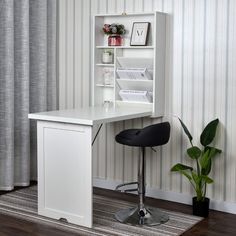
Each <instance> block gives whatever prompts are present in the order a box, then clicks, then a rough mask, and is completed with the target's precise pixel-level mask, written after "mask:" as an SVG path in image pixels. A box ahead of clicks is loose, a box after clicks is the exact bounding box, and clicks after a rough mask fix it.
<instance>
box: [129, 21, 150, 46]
mask: <svg viewBox="0 0 236 236" xmlns="http://www.w3.org/2000/svg"><path fill="white" fill-rule="evenodd" d="M149 28H150V22H133V27H132V33H131V38H130V46H146V45H147V39H148V34H149Z"/></svg>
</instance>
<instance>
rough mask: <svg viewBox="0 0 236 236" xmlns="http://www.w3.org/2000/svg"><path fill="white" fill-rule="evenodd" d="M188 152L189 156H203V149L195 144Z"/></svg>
mask: <svg viewBox="0 0 236 236" xmlns="http://www.w3.org/2000/svg"><path fill="white" fill-rule="evenodd" d="M187 153H188V155H189V157H191V158H192V159H196V160H197V159H198V158H199V157H200V156H201V153H202V151H201V149H200V148H198V147H197V146H193V147H191V148H188V149H187Z"/></svg>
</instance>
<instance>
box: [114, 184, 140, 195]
mask: <svg viewBox="0 0 236 236" xmlns="http://www.w3.org/2000/svg"><path fill="white" fill-rule="evenodd" d="M134 184H137V185H138V182H130V183H125V184H119V185H117V186H116V189H115V190H116V191H119V192H122V193H126V192H135V191H138V188H130V189H120V188H122V187H124V186H129V185H134Z"/></svg>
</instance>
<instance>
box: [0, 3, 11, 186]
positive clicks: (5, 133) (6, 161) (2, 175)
mask: <svg viewBox="0 0 236 236" xmlns="http://www.w3.org/2000/svg"><path fill="white" fill-rule="evenodd" d="M0 7H1V9H0V186H1V189H3V190H9V189H11V186H12V184H13V182H14V96H12V95H13V94H14V1H13V0H2V1H1V5H0Z"/></svg>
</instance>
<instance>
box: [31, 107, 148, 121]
mask: <svg viewBox="0 0 236 236" xmlns="http://www.w3.org/2000/svg"><path fill="white" fill-rule="evenodd" d="M151 114H152V111H151V110H150V108H144V107H116V108H110V109H105V108H104V107H84V108H80V109H73V110H59V111H49V112H40V113H31V114H29V115H28V117H29V119H33V120H44V121H53V122H63V123H71V124H82V125H94V124H100V123H108V122H115V121H121V120H128V119H134V118H139V117H145V116H151Z"/></svg>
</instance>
